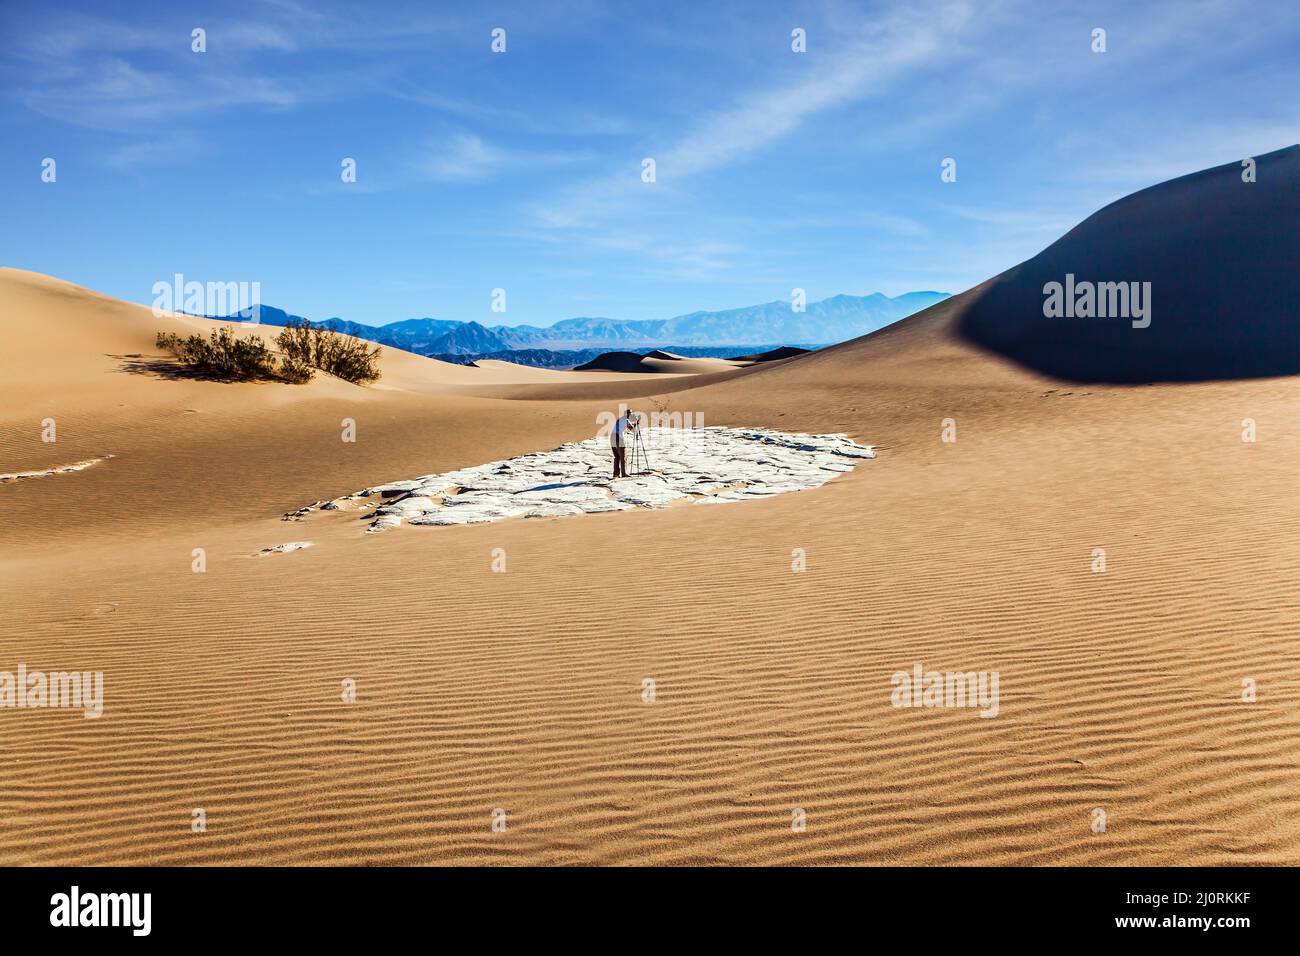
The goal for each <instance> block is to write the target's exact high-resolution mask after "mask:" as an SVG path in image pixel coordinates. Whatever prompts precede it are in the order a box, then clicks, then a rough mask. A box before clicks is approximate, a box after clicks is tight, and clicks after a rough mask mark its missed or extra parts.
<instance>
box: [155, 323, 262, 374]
mask: <svg viewBox="0 0 1300 956" xmlns="http://www.w3.org/2000/svg"><path fill="white" fill-rule="evenodd" d="M157 345H158V348H160V349H163V350H165V351H168V352H171V353H172V354H173V355H175V356H176V357H177V358H178V359H180V360H181V361H182V362H184V363H185V364H186V365H188V366H190V367H191V368H193V369H194V370H195V371H197V372H201V373H202V374H205V375H210V376H212V377H213V378H222V379H236V380H245V379H255V378H279V377H280V375H279V372H278V370H277V368H276V356H275V352H273V351H272V350H271V349H270V347H269V346H267V344H266V343H265V342H263V341H262V340H261V339H260V338H257V337H255V336H254V337H250V338H246V339H241V338H237V337H236V336H235V333H234V329H232V328H230V327H228V326H223V327H222V328H219V329H213V330H212V332H211V334H210V336H209V337H208V338H206V339H205V338H204V337H203V336H202V335H198V334H195V335H191V336H188V337H186V338H182V337H181V336H179V335H177V334H176V333H175V332H159V333H158V339H157Z"/></svg>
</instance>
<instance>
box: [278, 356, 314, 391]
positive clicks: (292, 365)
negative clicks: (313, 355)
mask: <svg viewBox="0 0 1300 956" xmlns="http://www.w3.org/2000/svg"><path fill="white" fill-rule="evenodd" d="M280 377H281V378H282V379H284V380H285V381H286V382H288V383H289V384H291V385H305V384H307V383H308V382H310V381H311V380H312V379H313V378H315V377H316V370H315V369H314V368H312V367H311V366H310V365H305V364H303V363H302V362H300V361H299V360H297V359H295V358H291V357H290V356H288V355H282V356H280Z"/></svg>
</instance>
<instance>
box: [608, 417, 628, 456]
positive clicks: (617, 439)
mask: <svg viewBox="0 0 1300 956" xmlns="http://www.w3.org/2000/svg"><path fill="white" fill-rule="evenodd" d="M626 431H627V415H620V416H619V417H618V420H617V421H615V422H614V430H613V431H612V432H610V435H609V443H610V445H612V446H613V447H615V448H622V447H623V433H624V432H626Z"/></svg>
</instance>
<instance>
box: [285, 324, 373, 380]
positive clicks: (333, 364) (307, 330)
mask: <svg viewBox="0 0 1300 956" xmlns="http://www.w3.org/2000/svg"><path fill="white" fill-rule="evenodd" d="M275 344H276V345H278V346H279V348H280V352H281V353H282V354H283V356H284V361H285V362H291V363H293V364H294V365H295V366H305V367H307V368H318V369H320V370H321V371H322V372H327V373H328V374H330V375H333V376H336V377H337V378H341V379H344V380H345V381H349V382H356V383H357V384H365V383H367V382H373V381H375V380H377V379H378V378H379V374H380V373H379V352H380V349H379V346H374V347H371V346H369V345H367V344H366V343H365V342H362V341H360V340H358V339H353V338H349V337H348V336H346V335H339V334H338V333H337V332H334V331H333V330H331V329H323V328H320V327H318V326H314V325H308V324H307V323H306V322H298V321H293V322H290V323H289V324H288V325H287V326H285V328H284V330H283V331H282V332H281V333H280V335H279V336H278V337H277V338H276V340H275Z"/></svg>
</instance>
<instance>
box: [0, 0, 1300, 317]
mask: <svg viewBox="0 0 1300 956" xmlns="http://www.w3.org/2000/svg"><path fill="white" fill-rule="evenodd" d="M1056 8H1059V9H1056ZM195 27H202V28H203V29H205V30H206V32H207V52H206V53H201V54H200V53H194V52H192V51H191V31H192V30H193V29H194V28H195ZM496 27H501V28H504V29H505V31H506V52H505V53H503V54H494V53H492V51H491V49H490V43H491V31H492V30H493V28H496ZM796 27H799V28H803V29H804V30H805V31H806V34H807V52H806V53H803V54H797V53H794V52H792V50H791V30H793V29H794V28H796ZM1096 27H1101V28H1104V29H1105V30H1106V46H1107V50H1106V52H1105V53H1094V52H1093V51H1092V49H1091V45H1092V40H1091V33H1092V30H1093V29H1094V28H1096ZM0 36H3V37H4V38H5V39H4V43H3V44H0V82H2V85H0V90H2V93H3V95H2V98H0V121H2V122H3V128H4V131H5V133H4V136H3V137H0V183H3V186H2V190H3V191H2V193H0V196H2V197H3V220H4V225H3V229H2V230H0V263H2V264H4V265H10V266H16V267H19V268H25V269H33V270H37V271H40V272H45V273H50V274H53V275H57V276H60V277H62V278H66V279H69V280H72V281H75V282H78V283H81V284H83V285H87V286H90V287H92V288H94V289H97V290H100V291H103V292H106V293H108V294H110V295H114V296H118V297H121V298H125V299H129V300H132V301H137V302H146V303H147V302H149V301H151V300H152V293H151V289H152V286H153V284H154V283H155V282H158V281H160V280H163V281H169V280H170V279H171V276H172V275H173V273H176V272H180V273H183V274H184V275H185V277H186V278H187V279H197V280H199V281H221V282H225V281H247V282H252V281H257V282H260V283H261V289H262V300H263V301H264V302H266V303H268V304H272V305H276V306H280V307H282V308H286V309H289V310H290V311H293V312H298V313H300V314H304V315H307V316H309V317H311V318H317V319H318V318H326V317H329V316H332V315H338V316H341V317H343V318H346V319H352V320H355V321H361V322H371V323H376V324H383V323H385V322H391V321H396V320H399V319H404V318H410V317H416V316H434V317H439V318H451V319H460V320H470V319H474V320H477V321H480V322H483V323H485V324H497V323H501V322H504V323H507V324H511V325H515V324H520V323H531V324H537V325H547V324H550V323H551V322H554V321H556V320H558V319H562V318H567V317H571V316H577V315H603V316H611V317H615V318H620V319H651V318H665V317H668V316H671V315H675V314H680V313H683V312H689V311H693V310H696V309H718V308H728V307H733V306H740V305H748V304H752V303H756V302H764V301H769V300H772V299H787V298H789V297H790V291H791V289H792V288H795V287H800V288H804V289H806V290H807V294H808V299H809V301H814V300H816V299H821V298H824V297H826V296H829V295H834V294H837V293H851V294H864V293H868V292H874V291H883V292H885V293H887V294H891V295H893V294H898V293H901V292H905V291H909V290H915V289H938V290H943V291H951V292H958V291H961V290H962V289H965V288H967V287H969V286H971V285H974V284H976V283H978V282H980V281H982V280H984V279H985V278H988V277H989V276H991V275H994V274H996V273H997V272H1000V271H1001V270H1003V269H1005V268H1007V267H1009V266H1011V265H1013V264H1015V263H1016V262H1019V261H1021V260H1023V259H1025V258H1027V257H1029V256H1030V255H1032V254H1034V253H1035V252H1037V251H1038V250H1039V249H1041V248H1043V247H1044V246H1045V245H1047V244H1048V243H1050V242H1051V241H1052V240H1054V239H1055V238H1056V237H1057V236H1058V235H1060V234H1061V233H1063V232H1065V231H1066V230H1068V229H1069V228H1070V227H1071V226H1073V225H1074V224H1075V223H1077V222H1078V221H1079V220H1080V219H1082V218H1084V217H1085V216H1087V215H1088V214H1089V213H1090V212H1092V211H1094V210H1095V209H1097V208H1099V207H1100V206H1102V205H1104V204H1106V203H1107V202H1110V201H1111V200H1113V199H1116V198H1118V197H1120V196H1122V195H1125V194H1127V193H1129V192H1132V191H1133V190H1135V189H1139V188H1142V187H1144V186H1147V185H1150V184H1152V183H1155V182H1158V181H1161V180H1164V179H1168V178H1170V177H1173V176H1177V175H1180V174H1183V173H1187V172H1192V171H1194V170H1196V169H1200V168H1204V167H1206V166H1211V165H1216V164H1219V163H1223V162H1229V161H1234V160H1239V159H1241V158H1242V157H1244V156H1249V155H1257V154H1259V153H1262V152H1267V151H1269V150H1273V149H1277V148H1280V147H1283V146H1287V145H1290V144H1292V143H1295V142H1296V141H1297V140H1300V97H1297V95H1296V91H1297V90H1298V89H1300V56H1297V55H1296V51H1297V49H1300V7H1297V6H1296V5H1295V4H1294V3H1276V4H1274V3H1229V2H1205V0H1174V2H1168V3H1161V2H1143V3H1140V4H1138V3H1132V2H1121V3H1109V4H1108V3H1093V4H1075V3H1068V4H1051V3H1047V2H1044V0H1029V2H1014V0H1008V2H997V0H991V2H978V3H977V2H961V0H936V2H926V0H900V2H874V3H872V2H867V3H839V2H826V3H759V2H743V3H735V4H727V3H699V2H686V3H677V2H673V0H660V2H656V3H653V4H636V3H630V2H617V3H616V2H612V0H611V2H606V3H595V2H591V3H567V2H563V0H554V2H547V3H544V4H542V3H520V4H514V5H509V4H492V3H482V4H477V3H476V4H451V3H434V2H428V0H425V2H418V3H410V4H403V3H401V2H389V3H384V4H381V5H376V6H375V9H374V10H373V11H367V10H366V5H365V4H357V3H347V4H343V3H339V4H333V3H301V4H300V3H297V2H284V0H265V2H248V3H209V4H203V3H195V4H176V3H174V2H158V3H154V2H149V0H141V2H132V3H129V4H126V3H123V4H103V3H85V4H76V3H59V2H41V3H33V4H24V3H21V2H6V3H4V4H3V5H0ZM45 157H53V158H54V159H55V160H56V162H57V164H58V165H57V181H56V182H55V183H43V182H41V178H40V173H41V162H42V160H43V159H44V158H45ZM345 157H351V158H354V159H355V160H356V162H357V182H356V183H343V182H342V181H341V179H340V169H341V167H340V163H341V161H342V160H343V159H344V158H345ZM645 157H653V158H654V159H655V161H656V165H657V182H655V183H653V184H646V183H643V182H642V180H641V163H642V160H643V158H645ZM946 157H952V158H954V159H955V160H956V161H957V180H956V182H952V183H944V182H942V181H941V179H940V164H941V162H942V160H943V159H944V158H946ZM494 288H503V289H505V290H506V304H507V312H506V314H504V315H501V314H497V313H493V312H492V311H491V308H490V306H491V293H492V290H493V289H494Z"/></svg>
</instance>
